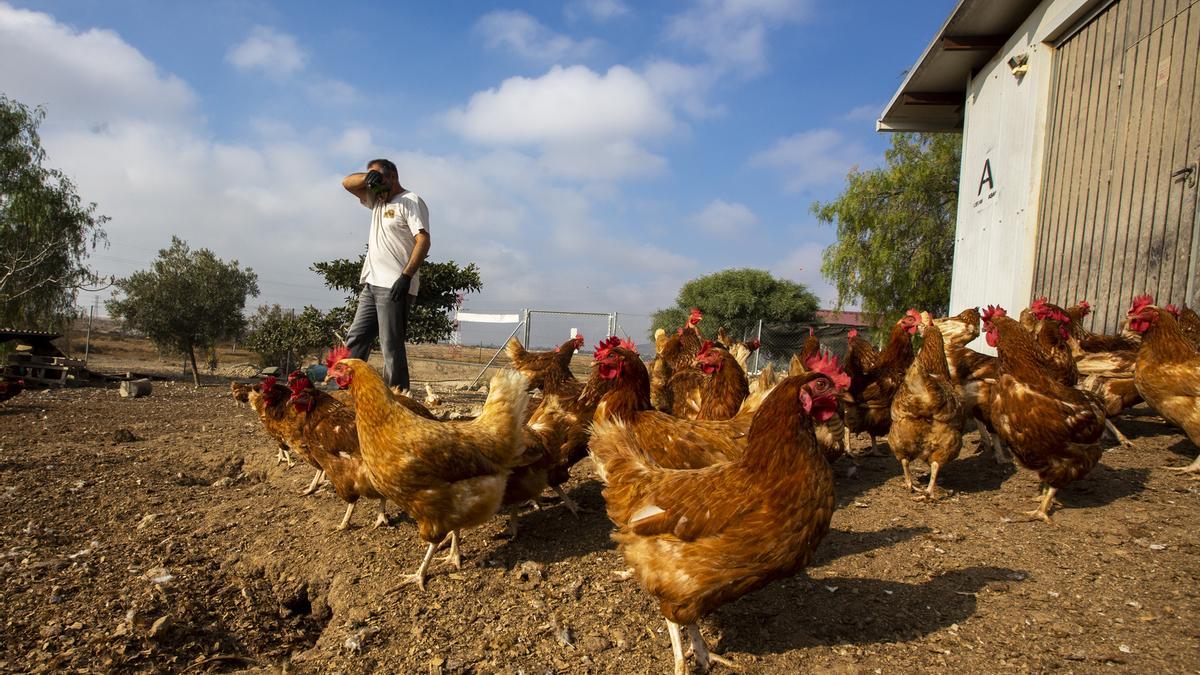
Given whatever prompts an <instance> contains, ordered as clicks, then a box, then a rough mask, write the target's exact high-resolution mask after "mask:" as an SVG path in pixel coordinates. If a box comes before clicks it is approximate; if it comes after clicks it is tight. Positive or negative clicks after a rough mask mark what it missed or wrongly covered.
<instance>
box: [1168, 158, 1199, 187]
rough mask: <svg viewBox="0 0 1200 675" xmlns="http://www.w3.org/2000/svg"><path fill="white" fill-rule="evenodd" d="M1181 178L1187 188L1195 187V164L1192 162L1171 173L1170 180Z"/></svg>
mask: <svg viewBox="0 0 1200 675" xmlns="http://www.w3.org/2000/svg"><path fill="white" fill-rule="evenodd" d="M1179 178H1182V179H1183V181H1184V184H1185V185H1187V186H1188V187H1196V164H1195V163H1194V162H1193V163H1192V164H1189V165H1187V166H1185V167H1183V168H1182V169H1176V170H1175V171H1172V172H1171V180H1176V179H1179Z"/></svg>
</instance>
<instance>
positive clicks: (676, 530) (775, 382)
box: [231, 297, 1200, 673]
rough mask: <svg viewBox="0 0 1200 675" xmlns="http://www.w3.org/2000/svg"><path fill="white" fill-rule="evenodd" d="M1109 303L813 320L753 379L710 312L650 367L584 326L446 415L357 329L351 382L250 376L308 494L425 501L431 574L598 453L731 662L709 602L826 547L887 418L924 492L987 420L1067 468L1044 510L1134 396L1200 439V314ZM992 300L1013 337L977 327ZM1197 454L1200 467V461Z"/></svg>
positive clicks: (692, 641) (343, 360)
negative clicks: (848, 458)
mask: <svg viewBox="0 0 1200 675" xmlns="http://www.w3.org/2000/svg"><path fill="white" fill-rule="evenodd" d="M1088 309H1089V308H1088V305H1087V303H1079V304H1078V305H1075V306H1073V307H1070V308H1067V309H1063V308H1060V307H1058V306H1056V305H1052V304H1050V303H1048V302H1046V301H1045V299H1042V300H1038V301H1037V302H1035V303H1034V304H1033V306H1031V307H1030V308H1028V309H1027V310H1025V311H1023V312H1022V313H1021V315H1020V317H1019V320H1017V319H1013V318H1010V317H1009V316H1007V313H1006V312H1005V310H1004V309H1003V308H999V307H988V308H987V310H986V311H985V312H983V314H982V317H981V316H980V313H979V312H978V311H977V310H975V309H968V310H966V311H964V312H962V313H960V314H959V315H957V316H953V317H947V318H940V319H933V318H932V317H931V316H930V315H929V314H927V313H924V312H918V311H917V310H909V311H908V312H907V313H906V314H905V315H904V316H903V317H901V318H900V319H899V320H898V321H896V323H895V324H894V326H893V327H892V328H891V332H890V335H889V338H888V340H887V343H886V344H885V345H884V347H883V349H882V351H876V350H875V349H874V348H873V347H872V346H871V345H870V344H869V343H868V342H866V341H865V340H863V339H861V338H859V337H858V336H857V335H856V334H855V333H854V332H852V333H851V337H850V344H849V349H848V352H847V354H846V356H845V358H844V363H843V364H839V360H838V358H837V357H835V356H833V355H832V354H830V353H829V352H828V351H827V350H825V349H823V348H822V346H821V344H820V343H819V341H818V340H817V339H816V338H815V337H814V336H812V335H811V334H810V335H809V339H808V341H807V342H806V343H805V345H804V348H803V350H802V351H801V352H800V353H799V354H796V355H795V356H794V357H793V358H792V362H791V364H790V367H789V369H788V374H787V376H786V377H780V376H778V375H776V373H775V372H774V368H773V367H771V366H768V367H767V368H766V369H765V370H764V371H762V372H761V373H760V374H758V376H757V377H756V378H755V379H754V380H753V381H750V379H749V378H748V377H747V375H746V371H745V367H744V366H745V361H746V356H748V354H749V353H750V352H751V351H752V350H753V349H755V348H757V346H758V345H757V344H755V343H734V342H733V341H730V340H728V339H726V338H725V336H724V334H723V333H720V332H719V333H718V334H717V336H716V337H717V340H715V341H710V340H705V339H704V337H703V336H702V334H701V333H700V330H699V328H698V324H699V323H700V320H701V318H702V315H701V314H700V313H699V312H698V311H694V312H693V313H692V316H691V317H690V318H689V319H688V321H687V324H686V325H685V326H683V327H681V328H679V329H678V330H677V331H676V333H675V334H673V335H668V334H667V333H665V332H662V331H659V332H658V334H656V336H655V348H656V352H657V353H656V357H655V359H654V360H653V361H652V362H651V364H650V367H649V368H648V367H647V365H646V363H645V362H644V361H643V360H642V357H641V356H640V355H639V354H638V353H637V350H636V348H635V346H634V345H633V344H632V343H630V342H628V341H623V340H620V339H618V338H616V337H610V338H607V339H606V340H604V341H602V342H601V343H600V344H599V345H598V346H597V347H596V349H595V353H594V356H593V364H592V372H591V375H590V377H589V378H588V379H587V380H586V381H581V380H579V379H577V378H576V377H575V376H574V375H573V374H572V373H571V371H570V369H569V364H570V362H571V357H572V355H573V354H574V352H575V351H576V350H577V349H579V348H580V347H581V346H582V345H583V338H582V337H577V338H573V339H572V340H570V341H567V342H565V343H564V344H563V345H561V346H560V347H559V348H557V349H556V350H554V351H551V352H540V353H535V352H528V351H526V350H525V349H524V348H523V347H522V346H521V344H520V343H519V342H517V341H516V340H515V339H514V340H512V341H510V343H509V345H508V352H509V355H510V357H511V359H512V365H513V368H512V369H506V370H503V371H501V372H500V373H498V374H497V375H495V377H493V379H492V381H491V383H490V386H489V388H488V396H487V401H486V402H485V403H484V405H483V408H482V412H481V413H480V414H479V415H478V416H477V417H475V418H474V419H469V420H458V421H443V420H440V419H437V417H436V416H435V415H434V414H433V413H431V412H430V411H429V410H428V409H427V408H426V407H425V406H424V405H422V404H421V403H420V402H418V401H416V400H415V399H413V398H412V397H410V396H409V395H407V393H405V392H398V391H392V390H389V389H388V387H387V386H386V385H385V383H384V381H383V379H382V378H381V377H380V376H379V374H378V373H376V372H375V371H374V370H373V369H372V368H371V367H369V366H368V365H367V363H365V362H364V361H361V360H358V359H352V358H348V356H349V354H348V352H347V350H345V349H344V348H339V349H335V350H333V351H332V353H331V354H330V355H329V357H328V359H327V366H328V368H329V370H328V377H327V378H326V379H327V380H329V379H332V380H334V381H335V382H336V383H337V385H338V390H337V391H332V392H331V391H326V390H325V389H323V388H322V387H320V386H317V384H316V383H314V382H312V381H311V380H310V379H309V377H308V376H306V375H305V374H304V373H302V372H300V371H297V372H295V373H292V374H291V375H290V376H289V378H288V382H287V384H286V385H285V384H282V383H280V382H277V381H276V380H275V379H274V378H266V379H264V380H263V381H262V382H261V383H259V384H257V385H253V386H251V385H247V384H241V383H237V382H234V383H231V387H232V390H233V395H234V397H235V398H238V399H239V400H243V401H247V402H248V403H249V404H250V405H251V406H252V407H253V408H254V409H255V410H256V411H257V413H258V415H259V417H260V419H261V420H262V423H263V425H264V427H265V428H266V430H267V432H268V433H269V434H270V435H271V436H272V437H273V438H274V439H275V440H276V441H278V443H279V446H280V452H281V457H286V454H287V452H288V451H294V452H296V453H297V454H298V455H299V456H300V457H301V458H303V459H304V460H306V461H307V462H308V463H310V464H311V465H313V466H314V467H315V468H316V469H317V474H316V476H315V477H314V478H313V481H312V483H311V484H310V485H309V487H308V489H307V490H305V493H306V494H308V493H312V492H314V491H316V490H317V489H318V487H319V486H320V485H321V482H322V480H323V479H324V478H326V477H327V478H328V479H329V480H330V481H331V482H332V484H333V487H334V489H335V490H336V492H337V494H338V496H339V497H341V498H342V499H343V500H344V501H346V502H347V503H348V506H347V510H346V514H345V517H344V518H343V519H342V522H341V524H340V525H339V529H344V528H346V527H347V526H348V524H349V522H350V518H351V514H352V513H353V510H354V504H355V503H356V502H357V500H358V499H359V498H362V497H367V498H375V499H379V500H380V514H379V517H378V518H377V520H376V525H379V524H382V523H386V522H387V518H386V514H385V513H384V511H383V508H384V504H385V503H386V501H392V502H394V503H395V504H397V505H399V506H400V507H401V508H402V509H403V510H404V511H405V512H406V513H407V514H408V515H409V516H411V517H412V519H413V520H414V521H415V522H416V525H417V529H418V532H419V534H420V536H421V539H422V540H423V541H424V542H425V543H426V544H427V548H426V550H425V554H424V557H423V559H422V561H421V563H420V565H419V567H418V569H417V570H416V572H415V573H414V574H412V575H408V579H409V580H411V581H412V582H414V583H416V584H417V585H418V586H419V587H420V588H421V589H424V588H425V580H426V574H427V570H428V567H429V565H430V563H431V561H432V559H433V557H434V555H435V554H436V553H437V551H438V550H439V548H441V546H442V545H448V546H449V552H448V555H447V556H446V560H447V561H448V562H449V563H451V564H453V565H454V566H456V567H458V566H460V565H461V556H460V554H459V534H460V533H461V532H462V531H464V530H467V529H469V528H471V527H474V526H477V525H480V524H482V523H484V522H486V521H488V520H489V519H490V518H492V517H493V516H494V515H495V514H496V513H497V512H498V511H499V510H501V509H505V508H509V509H512V510H513V515H512V516H511V517H510V520H509V526H510V529H511V531H512V535H513V536H516V518H515V513H516V511H515V510H516V508H517V507H519V506H521V505H522V504H525V503H527V502H529V501H530V500H536V499H537V498H538V496H539V495H540V494H541V493H542V492H543V491H545V490H546V489H547V488H551V489H553V490H554V491H555V492H557V493H558V495H559V496H560V497H561V498H562V501H563V504H564V505H565V506H566V507H568V508H569V509H570V510H571V511H572V512H573V513H574V512H577V507H576V505H575V504H574V503H573V502H572V501H571V500H570V499H569V497H568V496H567V495H566V494H565V493H563V491H562V489H561V486H562V484H563V483H565V482H566V481H567V479H568V478H569V471H570V469H571V467H572V466H573V465H574V464H576V463H577V462H578V461H579V460H581V459H583V458H584V457H587V456H589V455H590V456H591V458H592V460H593V462H594V464H595V467H596V470H597V472H598V474H599V476H600V477H601V479H602V480H603V481H604V483H605V490H604V498H605V502H606V506H607V511H608V515H609V517H610V518H611V519H612V521H613V523H614V524H615V525H616V528H617V530H616V532H615V533H614V535H613V537H614V539H616V541H617V542H618V543H619V545H620V549H621V552H622V553H623V555H624V557H625V560H626V561H627V563H628V564H629V566H630V567H631V568H632V573H633V574H634V575H636V576H637V578H638V579H639V581H640V582H641V584H642V586H643V588H644V589H645V590H646V591H647V592H648V593H650V594H651V595H652V596H653V597H654V598H656V599H657V600H658V602H659V608H660V611H661V613H662V614H663V616H664V617H665V618H666V620H667V627H668V632H669V634H670V638H671V647H672V652H673V656H674V662H675V671H676V673H683V672H686V670H687V657H688V655H689V654H688V652H687V651H685V647H687V648H689V650H688V651H690V655H691V656H694V658H695V659H696V662H697V665H699V666H700V667H701V668H702V669H705V670H707V669H708V668H709V667H710V666H711V664H712V663H714V662H719V663H726V664H727V665H728V662H727V661H725V659H723V658H721V657H720V656H717V655H715V654H712V653H710V652H709V650H708V648H707V645H706V643H705V640H704V638H703V636H702V635H701V633H700V631H699V628H698V623H697V622H698V621H699V620H700V618H701V617H703V616H705V615H706V614H708V613H709V612H712V611H713V610H714V609H716V608H717V607H720V606H721V605H723V604H725V603H728V602H731V601H733V600H735V599H737V598H738V597H740V596H742V595H744V594H746V593H748V592H750V591H753V590H755V589H757V588H761V587H763V586H765V585H767V584H769V583H771V582H772V581H774V580H776V579H780V578H783V577H787V576H791V575H793V574H795V573H796V572H798V571H799V570H801V569H803V568H804V566H805V565H806V564H807V563H808V561H809V559H810V557H811V555H812V553H813V551H814V550H815V548H816V547H817V545H818V544H819V543H820V541H821V539H822V538H823V537H824V535H825V533H826V532H827V531H828V529H829V523H830V519H831V517H832V514H833V510H834V504H835V501H834V479H833V473H832V470H831V468H830V466H831V463H832V462H833V461H835V460H836V459H837V458H838V457H839V456H840V455H842V454H844V453H845V452H846V451H847V450H848V449H849V448H850V434H851V433H857V432H864V431H865V432H867V433H868V434H870V436H871V443H872V447H874V446H875V440H876V438H877V437H880V436H886V437H887V439H888V445H889V447H890V449H891V451H892V452H893V453H894V454H895V455H896V457H897V458H898V459H899V460H900V463H901V465H902V467H903V469H904V480H905V485H906V486H907V487H908V488H909V489H910V490H916V489H917V488H916V486H915V485H914V482H913V479H912V474H911V472H910V467H909V465H910V463H911V462H912V461H913V460H917V459H920V460H923V461H925V462H927V463H928V464H929V466H930V476H929V484H928V486H927V488H926V489H925V490H923V491H921V494H920V495H919V497H918V498H920V499H935V498H936V497H937V496H938V491H937V488H936V481H937V476H938V472H939V470H941V469H944V468H945V466H946V465H947V464H948V463H949V462H951V461H953V460H954V459H955V457H956V456H957V455H958V453H959V451H960V449H961V447H962V434H963V432H964V429H965V427H966V426H967V425H968V423H969V422H972V421H973V422H974V424H975V425H976V426H977V427H978V429H979V431H980V434H981V438H982V439H983V440H982V442H983V443H987V444H989V445H991V446H992V447H993V448H994V450H995V452H996V453H997V457H998V458H1007V457H1009V456H1010V455H1011V457H1013V458H1015V459H1016V461H1017V462H1018V463H1019V464H1020V465H1022V466H1024V467H1026V468H1028V469H1030V470H1033V471H1036V472H1037V473H1038V475H1039V477H1040V478H1041V480H1042V482H1043V484H1044V485H1045V486H1046V487H1045V490H1044V495H1043V498H1042V503H1041V506H1040V508H1039V509H1037V510H1036V511H1033V512H1031V515H1034V516H1036V517H1038V518H1041V519H1043V520H1045V521H1047V522H1050V509H1051V505H1052V504H1053V503H1054V502H1053V499H1054V494H1055V491H1056V490H1058V489H1060V488H1062V487H1064V486H1065V485H1067V484H1069V483H1070V482H1071V481H1074V480H1076V479H1078V478H1080V477H1082V476H1084V475H1085V474H1086V473H1087V472H1088V471H1089V470H1090V469H1091V468H1092V467H1093V466H1094V465H1095V464H1096V462H1097V461H1098V459H1099V457H1100V447H1099V441H1100V438H1101V435H1102V433H1104V431H1105V429H1106V428H1107V429H1109V430H1110V431H1112V432H1113V433H1114V434H1116V436H1117V438H1118V439H1123V437H1122V436H1121V435H1120V432H1119V431H1117V430H1116V428H1115V427H1114V426H1112V424H1111V422H1109V421H1108V418H1110V417H1112V416H1113V415H1116V414H1118V413H1119V412H1120V411H1121V410H1123V409H1124V408H1126V407H1128V406H1130V405H1133V404H1135V403H1137V402H1139V401H1142V400H1144V401H1145V402H1146V403H1148V404H1149V405H1150V406H1151V407H1153V408H1154V409H1155V410H1156V411H1157V412H1158V413H1159V414H1160V415H1162V416H1163V417H1164V418H1166V419H1167V420H1168V421H1169V422H1171V423H1173V424H1176V425H1178V426H1180V427H1182V428H1183V429H1184V430H1185V432H1186V433H1187V434H1188V436H1189V437H1190V438H1191V440H1192V441H1193V442H1195V443H1197V444H1198V445H1200V377H1198V375H1200V352H1198V351H1197V350H1198V346H1200V317H1197V316H1196V314H1195V313H1194V312H1192V311H1191V310H1188V309H1186V308H1185V309H1184V310H1182V311H1177V310H1176V309H1175V308H1174V307H1171V306H1168V307H1166V308H1159V307H1157V306H1155V305H1154V304H1153V301H1152V300H1151V299H1150V298H1149V297H1142V298H1138V299H1137V300H1136V301H1135V303H1134V306H1133V308H1132V309H1130V311H1129V314H1128V317H1129V318H1128V329H1129V330H1128V331H1126V332H1125V333H1123V334H1122V335H1118V336H1109V335H1095V334H1092V333H1089V332H1088V331H1086V330H1084V329H1083V328H1082V326H1081V325H1080V323H1079V321H1080V319H1081V318H1083V316H1085V315H1086V313H1087V312H1088ZM981 319H982V323H983V330H984V332H985V333H986V335H987V341H988V343H989V344H990V345H992V346H994V347H995V348H996V350H997V352H998V354H999V355H998V356H996V357H993V356H989V355H985V354H981V353H979V352H975V351H973V350H971V349H969V348H967V347H966V345H967V343H969V342H970V341H971V340H973V339H975V338H976V337H978V335H979V333H980V321H981ZM918 334H919V335H920V336H921V340H920V345H919V348H917V349H914V346H913V342H914V336H915V335H918ZM534 390H540V391H541V397H540V399H538V400H537V402H536V403H533V404H531V399H530V392H532V391H534ZM1124 442H1128V441H1124ZM289 461H290V458H289ZM1184 470H1186V471H1191V472H1200V459H1198V460H1197V461H1196V462H1193V464H1192V465H1191V466H1189V467H1185V468H1184Z"/></svg>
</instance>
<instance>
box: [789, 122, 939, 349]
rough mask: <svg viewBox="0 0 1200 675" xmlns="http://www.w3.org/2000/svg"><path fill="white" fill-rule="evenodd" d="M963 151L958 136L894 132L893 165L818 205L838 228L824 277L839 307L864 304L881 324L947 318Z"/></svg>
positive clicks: (858, 174)
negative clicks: (914, 313)
mask: <svg viewBox="0 0 1200 675" xmlns="http://www.w3.org/2000/svg"><path fill="white" fill-rule="evenodd" d="M961 148H962V137H961V136H959V135H958V134H904V133H899V134H893V135H892V147H891V148H890V149H889V150H888V151H887V154H886V159H887V165H886V166H884V167H881V168H878V169H872V170H870V171H854V172H852V173H851V174H850V175H849V177H848V178H847V184H846V190H845V192H843V193H842V194H841V195H840V196H839V197H838V198H837V199H835V200H833V201H831V202H828V203H825V204H821V203H815V204H813V207H812V210H813V213H814V214H815V215H816V216H817V218H818V220H820V221H821V222H823V223H832V224H834V225H836V226H837V243H835V244H833V245H832V246H830V247H829V248H827V249H825V253H824V260H823V261H822V264H821V273H822V274H824V275H825V277H826V278H827V279H830V280H831V281H833V283H834V284H835V285H836V287H837V292H838V301H837V303H838V307H839V308H840V307H841V306H843V305H845V304H846V303H848V302H854V301H855V300H861V301H862V302H861V305H862V308H863V311H864V312H865V313H866V314H867V316H868V318H869V320H870V321H871V322H872V323H873V324H874V325H876V326H878V325H881V323H882V322H883V321H884V320H886V318H887V317H890V316H892V315H895V314H900V313H903V311H904V310H906V309H908V308H910V307H918V308H920V309H924V310H928V311H930V312H933V313H934V314H935V315H945V314H946V311H947V310H948V309H949V307H948V305H949V303H950V273H951V269H952V265H953V260H954V223H955V213H956V211H957V208H958V172H959V164H960V160H961Z"/></svg>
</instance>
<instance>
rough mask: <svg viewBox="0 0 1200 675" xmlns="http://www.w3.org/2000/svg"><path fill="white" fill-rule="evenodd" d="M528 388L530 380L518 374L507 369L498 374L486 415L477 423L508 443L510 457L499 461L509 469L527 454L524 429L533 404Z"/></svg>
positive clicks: (478, 419) (485, 409) (490, 386)
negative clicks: (530, 406)
mask: <svg viewBox="0 0 1200 675" xmlns="http://www.w3.org/2000/svg"><path fill="white" fill-rule="evenodd" d="M528 387H529V380H528V379H526V377H525V376H524V375H522V374H521V373H519V372H517V371H515V370H508V369H505V370H501V371H500V372H498V373H496V374H495V375H494V376H493V377H492V381H491V384H490V385H489V387H488V397H487V401H485V402H484V404H483V412H482V413H481V414H480V415H479V417H478V418H477V419H476V420H475V422H476V423H477V424H479V425H481V426H484V427H487V428H489V429H492V430H493V431H495V432H496V433H497V434H498V435H499V436H500V437H501V438H503V439H505V443H504V447H506V448H511V452H510V453H509V456H507V457H497V458H495V459H496V461H499V462H500V463H502V464H504V465H505V466H510V465H512V463H513V462H515V461H517V457H518V456H520V454H521V453H522V452H523V451H524V450H525V434H524V431H523V429H522V426H523V423H524V420H525V407H526V406H527V405H528V404H529V392H528V391H527V389H528ZM510 440H511V442H508V441H510ZM518 463H519V462H518Z"/></svg>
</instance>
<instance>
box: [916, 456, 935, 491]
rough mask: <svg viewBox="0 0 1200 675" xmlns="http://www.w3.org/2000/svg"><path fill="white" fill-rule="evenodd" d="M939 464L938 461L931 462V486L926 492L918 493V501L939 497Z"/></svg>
mask: <svg viewBox="0 0 1200 675" xmlns="http://www.w3.org/2000/svg"><path fill="white" fill-rule="evenodd" d="M938 468H940V467H939V465H938V463H937V462H930V463H929V487H927V488H925V492H924V494H920V495H917V497H916V499H917V500H918V501H925V500H927V499H928V500H930V501H932V500H934V499H937V475H938Z"/></svg>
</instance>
